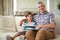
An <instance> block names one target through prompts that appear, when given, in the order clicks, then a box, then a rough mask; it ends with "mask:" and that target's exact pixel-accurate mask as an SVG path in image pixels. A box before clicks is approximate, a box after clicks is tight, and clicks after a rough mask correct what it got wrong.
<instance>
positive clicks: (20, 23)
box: [19, 19, 27, 26]
mask: <svg viewBox="0 0 60 40" xmlns="http://www.w3.org/2000/svg"><path fill="white" fill-rule="evenodd" d="M25 21H27V19H23V20H21V21H20V22H19V26H22V23H23V22H25Z"/></svg>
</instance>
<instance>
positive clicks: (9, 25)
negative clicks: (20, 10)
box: [0, 16, 16, 32]
mask: <svg viewBox="0 0 60 40" xmlns="http://www.w3.org/2000/svg"><path fill="white" fill-rule="evenodd" d="M15 26H16V25H15V18H14V17H13V16H0V32H10V31H16V28H15Z"/></svg>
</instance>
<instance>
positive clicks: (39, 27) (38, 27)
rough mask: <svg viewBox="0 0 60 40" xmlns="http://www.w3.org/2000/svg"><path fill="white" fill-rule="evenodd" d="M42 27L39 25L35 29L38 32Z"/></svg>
mask: <svg viewBox="0 0 60 40" xmlns="http://www.w3.org/2000/svg"><path fill="white" fill-rule="evenodd" d="M42 27H43V25H42V24H40V25H38V26H37V27H36V28H35V29H37V30H39V29H41V28H42Z"/></svg>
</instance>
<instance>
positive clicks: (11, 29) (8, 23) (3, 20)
mask: <svg viewBox="0 0 60 40" xmlns="http://www.w3.org/2000/svg"><path fill="white" fill-rule="evenodd" d="M24 18H25V17H24V16H0V40H6V35H10V36H13V35H14V34H15V33H16V32H19V31H21V30H22V29H23V28H22V27H20V26H19V21H20V20H21V19H24ZM55 20H56V29H55V34H56V38H55V39H50V40H60V31H59V30H60V16H55ZM15 40H24V36H23V35H22V36H19V37H17V38H16V39H15Z"/></svg>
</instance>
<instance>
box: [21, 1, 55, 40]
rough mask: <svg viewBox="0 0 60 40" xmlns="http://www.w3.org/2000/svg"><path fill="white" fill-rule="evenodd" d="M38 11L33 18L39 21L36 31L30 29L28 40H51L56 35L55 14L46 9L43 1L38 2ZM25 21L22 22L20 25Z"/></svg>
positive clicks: (27, 34)
mask: <svg viewBox="0 0 60 40" xmlns="http://www.w3.org/2000/svg"><path fill="white" fill-rule="evenodd" d="M37 8H38V10H39V11H38V13H37V14H36V15H35V16H34V17H33V20H34V21H36V22H37V27H36V29H38V30H35V31H32V30H28V31H27V32H26V35H25V36H26V38H27V40H49V39H53V38H54V37H55V34H54V29H55V25H56V24H55V19H54V15H53V14H51V13H49V12H47V11H46V10H45V4H44V3H43V2H38V3H37ZM22 22H23V21H21V22H20V25H21V24H22Z"/></svg>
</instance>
